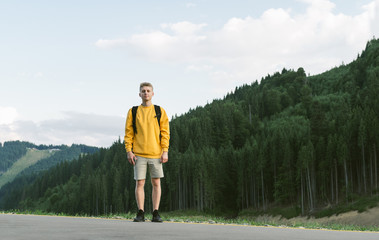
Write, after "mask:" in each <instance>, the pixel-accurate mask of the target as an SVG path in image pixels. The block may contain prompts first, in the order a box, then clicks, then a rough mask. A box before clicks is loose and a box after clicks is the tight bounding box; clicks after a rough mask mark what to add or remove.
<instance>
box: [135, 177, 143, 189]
mask: <svg viewBox="0 0 379 240" xmlns="http://www.w3.org/2000/svg"><path fill="white" fill-rule="evenodd" d="M144 186H145V179H143V180H137V181H136V187H137V188H143V187H144Z"/></svg>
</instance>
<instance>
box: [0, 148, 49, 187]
mask: <svg viewBox="0 0 379 240" xmlns="http://www.w3.org/2000/svg"><path fill="white" fill-rule="evenodd" d="M53 154H54V151H52V150H38V149H34V148H29V149H27V151H26V154H25V155H24V156H22V157H21V158H20V159H18V160H17V161H16V162H14V163H13V165H12V166H11V167H10V168H8V170H7V171H6V172H5V173H3V174H2V175H1V176H0V188H2V187H3V186H4V185H5V184H6V183H8V182H12V181H13V179H14V178H15V177H16V176H17V175H18V174H19V173H21V172H22V171H23V170H25V169H26V168H28V167H30V166H32V165H34V164H36V163H37V162H38V161H40V160H42V159H44V158H47V157H50V156H52V155H53Z"/></svg>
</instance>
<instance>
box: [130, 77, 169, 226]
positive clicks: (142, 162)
mask: <svg viewBox="0 0 379 240" xmlns="http://www.w3.org/2000/svg"><path fill="white" fill-rule="evenodd" d="M139 96H140V97H141V99H142V104H141V105H140V106H138V108H137V111H136V114H135V122H134V124H133V108H131V109H129V112H128V116H127V119H126V126H125V148H126V151H127V154H128V161H129V163H130V164H132V165H133V166H134V179H135V180H136V189H135V196H136V201H137V205H138V212H137V216H136V218H135V219H134V222H144V221H145V215H144V214H145V211H144V203H145V190H144V186H145V179H146V170H147V168H149V172H150V176H151V183H152V186H153V191H152V202H153V218H152V222H162V219H161V217H160V216H159V213H158V209H159V203H160V200H161V181H160V179H161V178H163V176H164V174H163V168H162V164H163V163H166V162H167V161H168V147H169V140H170V130H169V120H168V117H167V114H166V112H165V110H164V109H163V108H161V107H159V108H160V112H161V114H160V115H161V116H160V124H158V121H157V119H159V114H158V113H157V112H156V111H157V110H156V109H155V106H154V105H153V104H152V98H153V96H154V91H153V86H152V85H151V83H146V82H144V83H141V85H140V92H139Z"/></svg>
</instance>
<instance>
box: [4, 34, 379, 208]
mask: <svg viewBox="0 0 379 240" xmlns="http://www.w3.org/2000/svg"><path fill="white" fill-rule="evenodd" d="M378 94H379V40H376V39H373V40H371V41H370V42H368V43H367V46H366V49H365V50H364V51H363V52H362V53H361V54H359V55H358V57H357V59H356V60H355V61H353V62H352V63H350V64H348V65H341V66H339V67H336V68H334V69H332V70H330V71H327V72H325V73H323V74H320V75H316V76H308V77H307V76H306V74H305V71H304V69H302V68H299V69H298V70H297V71H294V70H286V69H283V70H282V71H281V73H279V72H278V73H275V74H273V75H268V76H266V77H265V78H262V79H261V81H260V83H258V82H257V81H256V82H254V83H252V84H250V85H244V86H241V87H238V88H236V89H235V91H234V92H233V93H230V94H228V95H227V96H225V98H224V99H221V100H214V101H213V102H212V103H211V104H207V105H206V106H204V107H198V108H196V109H193V110H190V111H189V112H188V113H186V114H183V115H181V116H176V117H175V118H174V119H172V121H171V122H170V129H171V141H170V152H169V162H168V163H167V164H165V165H164V167H165V178H164V180H163V182H162V184H163V186H162V188H163V189H162V191H163V198H162V203H161V208H162V210H177V209H198V210H200V211H205V210H210V211H223V212H225V211H234V212H238V211H239V210H242V209H247V208H254V209H261V210H265V209H267V208H268V207H271V206H272V205H282V206H292V207H294V208H296V209H297V211H298V213H299V214H306V213H308V212H311V211H314V210H316V209H317V208H318V207H322V206H326V205H335V204H338V203H340V202H353V201H354V199H355V198H356V197H357V196H358V195H370V194H376V193H377V192H378V184H379V182H378V159H377V154H378V149H377V146H378V143H379V122H378V121H379V118H378V117H379V98H378V97H377V95H378ZM134 185H135V183H134V180H133V171H132V167H131V166H130V165H129V164H128V162H127V160H126V154H125V150H124V146H123V143H122V142H121V141H117V142H116V143H115V144H114V145H113V146H112V147H111V148H110V149H102V150H100V151H99V152H98V153H95V154H93V155H87V156H83V157H80V158H79V159H78V160H75V161H73V162H70V163H62V164H60V165H59V166H58V167H56V168H54V169H53V170H51V171H49V172H46V173H44V174H43V175H40V176H39V177H38V178H37V179H36V180H35V182H34V183H33V184H29V185H26V186H24V187H23V188H18V189H8V192H7V193H4V192H3V191H1V192H0V198H1V199H2V202H1V203H0V206H1V207H2V208H6V209H10V208H26V209H31V208H36V209H42V210H46V211H52V212H66V213H69V214H75V213H85V214H91V215H96V214H100V213H101V214H107V213H110V212H125V211H131V210H135V200H134ZM147 188H148V190H150V188H151V187H150V186H149V185H148V186H147ZM5 196H6V197H5ZM146 197H147V203H146V205H147V206H146V209H149V207H151V198H150V196H149V194H147V195H146Z"/></svg>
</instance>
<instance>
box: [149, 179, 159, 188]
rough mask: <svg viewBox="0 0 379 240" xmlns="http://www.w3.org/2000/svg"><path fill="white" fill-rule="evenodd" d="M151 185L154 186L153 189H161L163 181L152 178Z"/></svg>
mask: <svg viewBox="0 0 379 240" xmlns="http://www.w3.org/2000/svg"><path fill="white" fill-rule="evenodd" d="M151 184H152V185H153V187H159V186H161V179H160V178H152V179H151Z"/></svg>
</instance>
